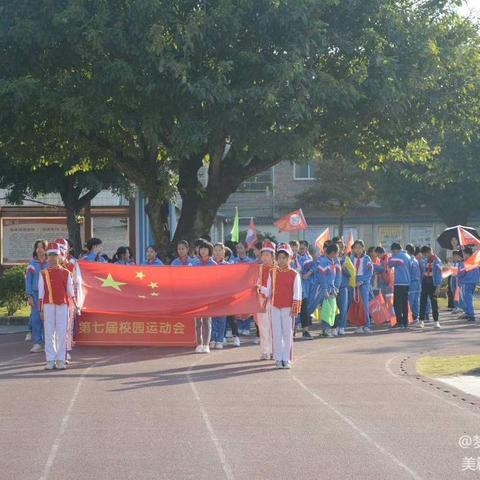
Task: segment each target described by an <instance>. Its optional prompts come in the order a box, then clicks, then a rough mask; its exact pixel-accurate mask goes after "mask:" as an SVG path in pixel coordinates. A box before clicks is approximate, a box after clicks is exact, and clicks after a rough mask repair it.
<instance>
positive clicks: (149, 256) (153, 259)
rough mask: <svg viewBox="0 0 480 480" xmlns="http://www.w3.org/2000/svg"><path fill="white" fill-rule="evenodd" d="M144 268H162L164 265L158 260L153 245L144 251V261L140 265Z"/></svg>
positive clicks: (156, 251) (155, 248)
mask: <svg viewBox="0 0 480 480" xmlns="http://www.w3.org/2000/svg"><path fill="white" fill-rule="evenodd" d="M142 265H145V266H148V265H150V266H155V267H162V266H163V265H164V263H163V262H162V261H161V260H160V258H158V248H157V247H155V246H154V245H149V246H148V247H147V249H146V250H145V261H144V262H143V263H142Z"/></svg>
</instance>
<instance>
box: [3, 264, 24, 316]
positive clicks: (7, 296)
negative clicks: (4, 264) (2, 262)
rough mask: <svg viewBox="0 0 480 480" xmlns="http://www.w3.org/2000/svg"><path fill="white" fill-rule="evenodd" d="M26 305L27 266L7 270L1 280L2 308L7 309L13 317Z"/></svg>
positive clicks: (8, 313)
mask: <svg viewBox="0 0 480 480" xmlns="http://www.w3.org/2000/svg"><path fill="white" fill-rule="evenodd" d="M25 303H26V297H25V266H24V265H16V266H15V267H11V268H8V269H7V270H5V271H4V272H3V276H2V277H1V278H0V306H2V307H5V308H6V309H7V315H8V316H9V317H11V316H13V315H14V314H15V312H16V311H17V310H19V309H20V308H21V307H23V306H24V305H25Z"/></svg>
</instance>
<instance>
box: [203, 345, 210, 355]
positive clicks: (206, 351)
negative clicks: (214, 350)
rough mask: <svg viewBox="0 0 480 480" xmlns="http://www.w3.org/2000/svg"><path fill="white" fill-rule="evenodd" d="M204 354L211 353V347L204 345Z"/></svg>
mask: <svg viewBox="0 0 480 480" xmlns="http://www.w3.org/2000/svg"><path fill="white" fill-rule="evenodd" d="M202 353H210V347H209V346H208V345H204V346H203V352H202Z"/></svg>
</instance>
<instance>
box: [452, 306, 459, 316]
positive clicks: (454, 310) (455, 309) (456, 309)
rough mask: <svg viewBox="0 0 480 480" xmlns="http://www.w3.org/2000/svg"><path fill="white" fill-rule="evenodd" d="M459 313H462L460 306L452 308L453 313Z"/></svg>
mask: <svg viewBox="0 0 480 480" xmlns="http://www.w3.org/2000/svg"><path fill="white" fill-rule="evenodd" d="M459 313H461V310H460V309H459V308H454V309H453V310H452V315H458V314H459Z"/></svg>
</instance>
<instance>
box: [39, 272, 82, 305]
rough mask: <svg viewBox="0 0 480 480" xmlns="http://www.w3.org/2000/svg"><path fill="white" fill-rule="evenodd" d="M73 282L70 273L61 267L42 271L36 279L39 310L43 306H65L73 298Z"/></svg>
mask: <svg viewBox="0 0 480 480" xmlns="http://www.w3.org/2000/svg"><path fill="white" fill-rule="evenodd" d="M74 295H75V293H74V290H73V280H72V275H71V274H70V272H69V271H68V270H67V269H66V268H63V267H61V266H58V267H49V268H47V269H46V270H42V273H41V275H40V278H39V279H38V299H39V308H40V310H42V308H43V305H45V304H52V305H65V304H67V305H68V303H69V299H70V298H74Z"/></svg>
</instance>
